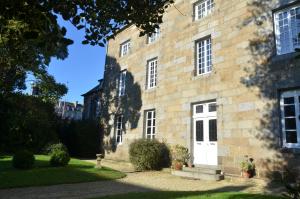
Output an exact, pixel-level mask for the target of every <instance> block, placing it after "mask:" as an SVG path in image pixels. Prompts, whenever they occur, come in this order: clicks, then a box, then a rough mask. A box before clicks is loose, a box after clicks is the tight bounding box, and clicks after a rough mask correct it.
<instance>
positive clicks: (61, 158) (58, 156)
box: [50, 150, 70, 167]
mask: <svg viewBox="0 0 300 199" xmlns="http://www.w3.org/2000/svg"><path fill="white" fill-rule="evenodd" d="M69 161H70V156H69V153H68V152H67V151H63V150H54V151H53V152H52V153H51V157H50V165H51V166H55V167H57V166H67V165H68V163H69Z"/></svg>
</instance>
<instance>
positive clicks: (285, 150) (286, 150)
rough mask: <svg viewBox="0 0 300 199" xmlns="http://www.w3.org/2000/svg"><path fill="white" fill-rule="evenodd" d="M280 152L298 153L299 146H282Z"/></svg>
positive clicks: (299, 150)
mask: <svg viewBox="0 0 300 199" xmlns="http://www.w3.org/2000/svg"><path fill="white" fill-rule="evenodd" d="M280 152H281V153H283V154H296V155H300V148H296V147H294V148H287V147H283V148H281V149H280Z"/></svg>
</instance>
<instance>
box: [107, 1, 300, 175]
mask: <svg viewBox="0 0 300 199" xmlns="http://www.w3.org/2000/svg"><path fill="white" fill-rule="evenodd" d="M263 2H264V1H262V3H261V4H263V5H260V6H258V7H255V5H251V3H249V1H248V0H226V1H224V0H215V7H214V10H213V12H212V13H211V14H209V15H208V16H206V17H204V18H202V19H200V20H194V5H195V3H197V1H195V0H177V1H176V2H175V6H171V7H170V8H169V9H168V10H167V13H166V14H165V16H164V23H163V24H161V26H160V36H159V38H158V39H157V41H155V42H153V43H151V44H148V42H147V37H146V36H144V37H139V30H138V29H137V28H136V27H134V26H130V27H127V28H125V29H124V30H122V31H120V32H119V33H118V35H117V36H116V38H115V39H110V40H109V42H108V48H107V61H106V70H107V68H108V67H109V66H116V67H117V68H118V70H119V71H121V70H124V69H126V70H127V74H128V73H129V74H130V75H131V77H132V80H133V83H134V84H135V85H138V86H139V88H140V91H141V102H142V106H141V108H140V109H139V110H138V112H139V114H140V115H139V117H138V120H137V125H135V127H134V128H129V127H130V124H128V123H130V122H127V124H126V125H125V126H126V132H125V133H124V135H123V142H122V144H119V145H116V146H115V149H114V150H111V151H108V152H107V154H106V157H107V158H113V159H123V160H128V147H129V144H130V143H131V142H132V141H133V140H134V139H138V138H142V137H144V136H145V129H144V128H145V125H144V123H145V121H144V120H145V119H144V118H145V115H144V114H145V110H150V109H155V111H156V138H157V139H159V140H163V141H165V142H167V143H169V144H170V145H175V144H181V145H184V146H186V147H188V148H189V149H190V151H191V153H192V154H193V153H194V151H193V144H194V143H193V140H194V135H193V119H192V116H193V110H192V107H193V104H195V103H198V102H206V101H211V100H215V101H216V104H217V129H218V132H217V134H218V149H217V153H218V165H219V166H220V167H221V168H222V169H223V171H225V173H231V174H239V173H240V162H241V160H242V159H243V157H244V156H245V155H248V156H250V157H253V158H254V160H255V162H256V165H257V176H264V175H266V174H267V172H268V171H275V170H281V166H282V165H283V164H290V165H292V164H293V163H295V162H297V161H296V160H297V150H294V149H288V150H283V149H282V139H281V138H282V136H281V135H282V132H281V126H280V109H279V98H280V93H281V91H283V90H285V89H291V88H297V87H299V86H300V76H299V75H297V74H299V72H300V68H299V61H295V59H294V53H291V54H287V55H280V56H278V55H276V47H275V45H274V31H273V14H272V12H273V11H274V10H276V9H277V8H280V7H281V6H285V5H289V4H290V3H293V2H295V1H289V0H286V1H281V0H273V1H271V0H267V1H265V3H263ZM255 10H256V11H257V12H253V11H255ZM261 16H264V17H261ZM207 36H210V37H211V41H212V61H213V64H212V65H213V69H212V71H211V72H210V73H208V74H205V75H198V76H197V75H195V68H196V64H195V63H196V60H195V59H196V56H195V54H196V52H195V51H196V41H198V40H199V39H201V38H205V37H207ZM128 40H130V41H131V48H130V53H129V54H128V55H126V56H122V57H120V44H122V43H124V42H125V41H128ZM153 58H157V60H158V65H157V86H156V87H155V88H153V89H147V86H146V82H147V62H148V61H149V60H151V59H153ZM112 60H113V61H112ZM116 77H117V76H116ZM110 78H112V77H111V76H110ZM104 81H105V80H104ZM127 91H128V88H127V85H126V92H127ZM111 124H113V122H111ZM115 131H116V129H115V128H112V129H111V131H110V137H111V138H112V139H113V138H114V135H115ZM112 142H113V141H112ZM278 165H279V167H278Z"/></svg>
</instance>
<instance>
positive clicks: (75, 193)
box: [0, 162, 265, 199]
mask: <svg viewBox="0 0 300 199" xmlns="http://www.w3.org/2000/svg"><path fill="white" fill-rule="evenodd" d="M103 164H104V165H105V166H110V167H113V168H116V167H118V168H119V169H120V170H123V171H126V172H127V177H125V178H123V179H119V180H114V181H99V182H89V183H80V184H64V185H54V186H44V187H30V188H15V189H3V190H0V198H1V199H2V198H3V199H19V198H22V199H31V198H37V199H45V198H50V199H52V198H64V199H75V198H76V199H77V198H78V199H79V198H80V199H81V198H93V197H98V196H105V195H111V194H118V193H128V192H145V191H157V190H169V191H205V190H215V191H246V192H254V193H262V192H265V191H264V185H265V184H264V182H263V181H257V180H255V181H254V180H250V181H249V180H247V181H241V182H238V183H237V182H236V181H235V182H230V181H228V180H223V181H220V182H212V181H200V180H191V179H183V178H180V177H176V176H172V175H171V174H170V172H168V170H166V171H161V172H132V168H131V167H130V166H128V165H125V166H120V165H116V164H115V163H112V162H105V163H103Z"/></svg>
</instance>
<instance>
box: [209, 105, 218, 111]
mask: <svg viewBox="0 0 300 199" xmlns="http://www.w3.org/2000/svg"><path fill="white" fill-rule="evenodd" d="M216 110H217V105H216V103H213V104H209V105H208V112H215V111H216Z"/></svg>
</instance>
